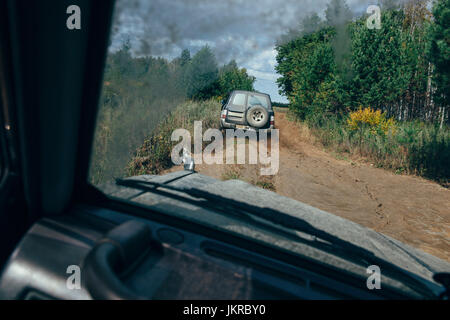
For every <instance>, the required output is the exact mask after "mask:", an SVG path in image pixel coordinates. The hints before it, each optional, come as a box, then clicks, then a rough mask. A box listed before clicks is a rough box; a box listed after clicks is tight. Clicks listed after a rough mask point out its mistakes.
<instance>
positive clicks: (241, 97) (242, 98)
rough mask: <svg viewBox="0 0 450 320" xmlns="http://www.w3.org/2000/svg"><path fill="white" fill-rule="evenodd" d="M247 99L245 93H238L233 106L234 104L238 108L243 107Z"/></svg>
mask: <svg viewBox="0 0 450 320" xmlns="http://www.w3.org/2000/svg"><path fill="white" fill-rule="evenodd" d="M245 97H246V94H244V93H236V94H235V95H234V98H233V103H232V104H234V105H236V106H243V105H245Z"/></svg>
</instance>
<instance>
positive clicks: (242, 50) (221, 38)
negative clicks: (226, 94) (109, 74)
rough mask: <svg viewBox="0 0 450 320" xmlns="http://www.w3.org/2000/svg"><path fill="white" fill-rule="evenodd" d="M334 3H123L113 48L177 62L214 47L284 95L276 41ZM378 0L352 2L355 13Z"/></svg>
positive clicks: (260, 86) (260, 84)
mask: <svg viewBox="0 0 450 320" xmlns="http://www.w3.org/2000/svg"><path fill="white" fill-rule="evenodd" d="M328 1H329V0H132V1H130V0H127V1H125V0H118V1H117V4H116V12H115V19H114V20H115V23H114V27H113V39H112V45H111V49H112V50H115V49H117V48H118V47H119V46H120V45H121V43H123V42H124V41H126V40H127V39H128V40H129V41H130V42H131V44H132V48H133V50H134V52H135V53H136V54H145V55H153V56H163V57H165V58H168V59H172V58H174V57H176V56H179V55H180V53H181V50H182V49H184V48H188V49H190V50H191V54H194V53H195V52H196V51H198V50H199V49H200V48H201V47H202V46H204V45H205V44H208V45H209V46H210V47H211V48H212V49H213V50H214V52H215V54H216V57H217V59H218V62H219V64H224V63H227V62H229V61H230V60H231V59H235V60H236V61H237V63H238V65H239V66H240V67H244V68H246V69H247V70H248V73H249V74H251V75H253V76H255V77H256V79H257V81H256V84H255V87H256V89H257V90H259V91H263V92H267V93H269V94H270V95H271V97H272V100H274V101H280V102H285V101H286V99H285V97H282V96H280V95H279V94H278V87H277V85H276V82H275V81H276V79H277V74H276V73H275V70H274V66H275V65H276V61H275V56H276V51H275V50H274V44H275V41H276V40H277V39H278V38H279V37H280V36H281V35H283V34H285V33H286V32H287V31H288V30H289V29H295V28H297V27H298V25H299V23H300V21H301V20H302V18H303V17H304V16H306V15H308V14H311V13H313V12H317V13H318V14H319V15H321V16H323V11H324V9H325V7H326V4H327V2H328ZM377 2H378V1H377V0H347V3H348V5H349V7H350V8H351V10H352V11H353V12H354V13H355V14H360V13H362V12H365V10H366V9H367V7H368V6H369V5H370V4H376V3H377Z"/></svg>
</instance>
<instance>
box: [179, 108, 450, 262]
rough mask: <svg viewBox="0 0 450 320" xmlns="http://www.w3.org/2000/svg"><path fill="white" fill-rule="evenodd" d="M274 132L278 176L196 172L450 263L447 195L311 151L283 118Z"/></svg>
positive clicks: (251, 171)
mask: <svg viewBox="0 0 450 320" xmlns="http://www.w3.org/2000/svg"><path fill="white" fill-rule="evenodd" d="M276 126H277V128H279V129H280V169H279V171H278V174H277V175H275V176H273V177H270V178H261V177H260V176H259V168H258V166H256V165H253V166H251V165H199V166H197V171H199V172H200V173H203V174H205V175H208V176H213V177H216V178H218V179H232V178H238V179H241V180H245V181H248V182H250V183H254V184H257V185H259V186H264V187H266V188H271V189H273V190H274V191H275V192H277V193H278V194H281V195H283V196H287V197H290V198H293V199H296V200H299V201H301V202H304V203H307V204H309V205H312V206H314V207H316V208H319V209H322V210H325V211H327V212H330V213H333V214H336V215H338V216H341V217H343V218H346V219H349V220H351V221H354V222H356V223H359V224H361V225H363V226H366V227H369V228H372V229H374V230H376V231H378V232H381V233H384V234H386V235H389V236H391V237H393V238H395V239H398V240H400V241H402V242H405V243H407V244H410V245H412V246H413V247H416V248H419V249H421V250H423V251H425V252H428V253H430V254H432V255H435V256H437V257H440V258H441V259H444V260H446V261H449V262H450V190H448V189H445V188H444V187H442V186H440V185H439V184H437V183H433V182H430V181H427V180H425V179H422V178H419V177H414V176H406V175H396V174H394V173H392V172H389V171H386V170H383V169H378V168H375V167H373V166H372V165H371V164H368V163H364V162H362V161H356V160H338V159H337V158H336V157H335V156H333V155H332V154H330V153H327V152H325V151H323V150H321V149H320V148H319V147H317V146H315V145H313V144H312V143H311V142H310V141H311V139H310V137H307V135H305V133H304V129H302V128H301V127H300V126H298V125H297V124H295V123H293V122H291V121H288V120H287V119H286V118H285V114H284V113H277V114H276ZM174 170H177V169H175V168H174ZM178 170H179V169H178Z"/></svg>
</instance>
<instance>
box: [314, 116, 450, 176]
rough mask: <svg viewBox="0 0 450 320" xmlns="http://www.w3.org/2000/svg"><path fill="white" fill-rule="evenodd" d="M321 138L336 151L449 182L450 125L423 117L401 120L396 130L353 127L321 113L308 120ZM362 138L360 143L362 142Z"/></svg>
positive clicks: (341, 120) (325, 144) (398, 170)
mask: <svg viewBox="0 0 450 320" xmlns="http://www.w3.org/2000/svg"><path fill="white" fill-rule="evenodd" d="M307 125H308V127H309V128H310V129H311V131H312V133H313V134H314V136H315V137H316V138H318V140H319V142H320V143H321V144H322V145H324V146H325V147H326V148H329V149H332V150H334V151H337V152H345V153H349V154H351V155H357V156H362V157H365V158H368V159H370V160H371V161H373V162H374V163H375V164H376V165H377V166H378V167H383V168H388V169H392V170H394V171H395V172H397V173H402V172H404V173H409V174H417V175H420V176H424V177H427V178H430V179H434V180H437V181H439V182H441V183H443V184H448V182H449V178H450V128H449V127H448V126H445V127H443V128H442V129H440V128H439V126H438V125H435V124H432V123H425V122H421V121H414V122H399V123H397V129H396V132H395V134H392V133H389V134H387V135H385V136H384V135H377V134H373V132H371V131H370V130H369V129H364V130H363V131H362V139H361V140H360V136H359V134H360V132H355V131H351V130H350V129H349V128H348V125H347V123H346V120H345V119H344V118H342V117H338V116H327V117H325V116H322V117H316V118H315V119H313V120H309V121H307ZM360 142H361V144H360Z"/></svg>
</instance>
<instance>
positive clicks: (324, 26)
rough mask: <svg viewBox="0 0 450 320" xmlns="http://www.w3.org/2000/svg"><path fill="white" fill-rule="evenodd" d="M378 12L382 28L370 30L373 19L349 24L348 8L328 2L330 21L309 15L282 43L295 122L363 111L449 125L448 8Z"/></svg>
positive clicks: (448, 0) (284, 81)
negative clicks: (369, 110) (372, 110)
mask: <svg viewBox="0 0 450 320" xmlns="http://www.w3.org/2000/svg"><path fill="white" fill-rule="evenodd" d="M388 3H389V4H388ZM381 9H382V11H381V28H380V29H370V28H368V26H367V23H366V22H367V19H368V15H363V16H361V17H359V18H356V19H352V13H351V11H350V10H349V8H348V6H347V4H346V2H345V0H331V1H330V2H329V4H328V6H327V8H326V10H325V14H324V16H325V19H322V18H320V17H319V15H317V14H313V15H310V16H308V17H306V18H305V19H304V20H303V21H302V23H301V26H300V28H299V30H291V31H290V32H289V33H288V34H286V35H285V36H283V37H282V38H281V39H280V40H279V41H278V43H277V45H276V50H277V66H276V71H277V72H278V73H279V74H280V75H281V77H280V78H279V79H278V80H277V82H278V85H279V88H280V94H284V95H286V96H287V97H288V100H289V102H290V108H291V110H292V111H293V112H294V113H295V114H296V115H297V116H298V117H300V118H302V119H314V118H317V117H322V116H324V115H326V114H346V113H348V112H349V111H354V110H356V109H358V108H359V107H360V106H364V107H372V108H375V109H379V110H382V111H383V112H386V114H387V116H388V117H394V118H395V119H396V120H412V119H420V120H426V121H433V122H438V123H440V125H441V126H442V125H443V124H444V123H448V121H449V117H448V113H449V111H448V110H449V108H448V106H449V99H450V94H449V89H450V88H449V86H450V85H449V83H450V81H449V74H450V64H449V61H450V54H449V52H450V38H449V29H450V0H438V1H434V2H433V7H432V10H431V11H430V10H429V6H428V1H427V0H410V1H408V2H406V3H404V4H403V5H401V6H399V5H393V4H392V2H385V4H384V5H382V6H381Z"/></svg>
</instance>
